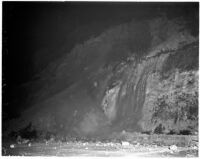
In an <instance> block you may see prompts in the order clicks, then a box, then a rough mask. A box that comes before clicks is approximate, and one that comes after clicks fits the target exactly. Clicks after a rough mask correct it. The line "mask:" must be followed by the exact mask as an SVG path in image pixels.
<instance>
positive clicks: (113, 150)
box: [2, 135, 198, 157]
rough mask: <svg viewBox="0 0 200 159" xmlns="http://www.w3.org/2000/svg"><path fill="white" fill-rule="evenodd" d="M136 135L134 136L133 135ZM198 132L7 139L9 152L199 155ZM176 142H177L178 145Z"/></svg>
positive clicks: (164, 155) (10, 153)
mask: <svg viewBox="0 0 200 159" xmlns="http://www.w3.org/2000/svg"><path fill="white" fill-rule="evenodd" d="M132 139H133V138H132ZM197 139H198V137H197V136H174V135H171V136H169V135H166V136H162V135H161V136H158V135H143V136H137V137H135V139H134V140H131V139H130V137H129V141H127V140H126V141H122V140H104V141H97V140H96V141H81V140H80V141H65V142H61V141H55V140H48V141H47V140H46V141H42V142H39V141H37V142H36V141H32V142H31V141H28V142H27V143H17V142H11V141H9V142H4V143H3V150H2V154H3V155H6V156H7V155H8V156H74V157H80V156H83V157H84V156H85V157H88V156H92V157H108V156H112V157H129V156H133V157H134V156H136V157H198V142H197ZM175 145H176V146H175Z"/></svg>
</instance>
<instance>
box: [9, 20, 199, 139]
mask: <svg viewBox="0 0 200 159" xmlns="http://www.w3.org/2000/svg"><path fill="white" fill-rule="evenodd" d="M187 24H188V21H186V20H185V19H182V18H177V19H173V20H169V19H167V18H166V17H162V18H157V19H153V20H143V21H132V22H130V23H126V24H122V25H119V26H116V27H114V28H111V29H110V30H107V31H106V32H104V33H102V34H101V35H100V36H98V37H95V38H91V39H89V40H88V41H85V42H84V43H83V44H78V45H76V46H75V47H74V48H73V49H72V50H71V52H70V54H66V55H64V56H63V57H62V58H60V59H58V60H56V61H54V62H53V63H51V64H49V65H48V67H47V68H45V69H44V70H43V71H42V72H41V73H40V74H38V77H37V79H36V80H35V81H32V82H30V83H27V84H26V85H24V86H23V88H22V89H26V90H29V91H27V92H29V94H28V98H27V100H26V101H25V104H26V105H27V106H28V107H27V109H26V110H25V111H24V112H23V113H22V114H21V117H20V118H19V119H18V120H16V119H15V120H13V121H10V128H9V127H8V129H7V130H8V132H10V131H11V130H20V129H22V128H24V127H26V126H27V125H28V124H29V123H30V122H31V123H32V126H33V128H34V129H36V130H37V131H38V132H39V131H41V132H44V131H45V132H47V131H48V132H53V133H56V134H61V135H66V134H73V135H77V136H79V135H80V136H83V135H86V136H88V135H89V136H90V135H98V136H100V135H103V136H105V135H108V134H109V132H113V131H121V130H129V131H140V132H155V133H170V132H176V133H180V132H181V131H185V130H188V131H190V132H191V133H192V132H194V131H196V130H197V125H198V123H197V117H198V114H197V113H196V112H197V110H198V37H197V36H194V35H192V34H191V32H190V30H189V29H188V28H187ZM13 125H15V126H14V127H13Z"/></svg>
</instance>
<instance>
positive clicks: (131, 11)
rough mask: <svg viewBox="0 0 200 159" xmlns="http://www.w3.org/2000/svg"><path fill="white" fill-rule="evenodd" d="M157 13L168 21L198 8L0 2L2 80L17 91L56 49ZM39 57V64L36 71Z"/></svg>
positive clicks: (172, 5) (183, 4) (189, 4)
mask: <svg viewBox="0 0 200 159" xmlns="http://www.w3.org/2000/svg"><path fill="white" fill-rule="evenodd" d="M160 11H164V12H165V11H166V12H167V14H168V15H169V16H171V17H174V16H176V15H183V16H194V15H193V14H195V11H198V3H196V4H194V3H97V2H96V3H78V2H71V3H69V2H59V3H58V2H57V3H56V2H54V3H52V2H50V3H47V2H43V3H42V2H3V75H4V78H6V81H7V83H8V84H9V86H10V87H12V86H18V85H19V84H21V83H23V82H26V81H28V80H30V79H31V77H32V76H33V74H34V73H35V72H36V71H38V70H40V69H42V68H44V67H45V66H46V65H47V64H48V62H49V61H51V60H53V59H55V58H57V57H59V56H61V53H60V51H59V49H60V48H61V47H63V46H65V47H66V53H67V52H69V50H70V49H71V48H72V47H73V46H74V45H75V44H77V43H81V42H82V41H84V40H86V39H88V38H89V37H91V36H95V35H98V34H100V33H101V32H102V31H104V30H105V29H107V28H109V27H110V26H112V25H116V24H120V23H123V22H126V21H130V20H131V19H133V18H134V19H143V18H146V19H148V18H151V17H155V16H159V14H160ZM76 30H78V33H77V34H76V33H75V31H76ZM42 49H46V50H48V51H47V52H48V53H46V54H45V53H42V52H39V51H40V50H42ZM38 52H39V53H38ZM40 57H41V59H44V60H43V61H42V62H41V60H40V64H39V65H38V68H39V69H38V68H35V67H36V63H37V59H39V58H40Z"/></svg>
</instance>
